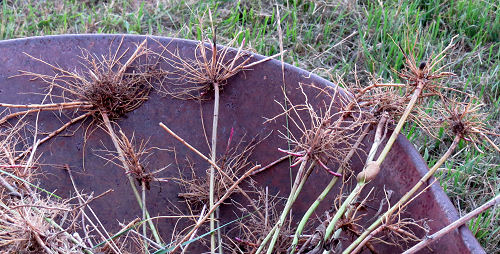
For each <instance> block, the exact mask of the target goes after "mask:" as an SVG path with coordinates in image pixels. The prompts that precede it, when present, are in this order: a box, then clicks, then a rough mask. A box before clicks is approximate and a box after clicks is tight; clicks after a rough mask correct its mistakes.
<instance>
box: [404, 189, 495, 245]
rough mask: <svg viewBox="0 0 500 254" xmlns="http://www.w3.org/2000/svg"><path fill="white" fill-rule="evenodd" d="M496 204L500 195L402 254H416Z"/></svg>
mask: <svg viewBox="0 0 500 254" xmlns="http://www.w3.org/2000/svg"><path fill="white" fill-rule="evenodd" d="M497 204H500V194H498V195H497V196H496V197H494V198H493V199H491V200H490V201H488V202H486V203H485V204H483V205H482V206H480V207H478V208H476V209H474V210H473V211H472V212H470V213H468V214H466V215H465V216H463V217H462V218H460V219H458V220H456V221H455V222H453V223H451V224H450V225H448V226H446V227H444V228H442V229H441V230H439V231H438V232H436V233H434V234H432V235H431V236H428V237H426V238H425V240H423V241H421V242H419V243H418V244H417V245H415V246H413V247H411V248H410V249H409V250H407V251H405V252H403V254H413V253H416V252H417V251H419V250H420V249H422V248H424V247H425V246H427V245H429V244H431V243H433V242H434V241H436V240H438V239H439V238H441V237H442V236H444V235H446V234H447V233H449V232H450V231H452V230H454V229H456V228H458V227H460V226H462V225H463V224H464V223H466V222H467V221H469V220H471V219H472V218H474V217H475V216H477V215H478V214H480V213H482V212H484V211H485V210H487V209H489V208H490V207H492V206H494V205H497Z"/></svg>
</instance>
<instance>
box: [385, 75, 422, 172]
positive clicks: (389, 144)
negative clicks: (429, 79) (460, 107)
mask: <svg viewBox="0 0 500 254" xmlns="http://www.w3.org/2000/svg"><path fill="white" fill-rule="evenodd" d="M424 85H425V82H424V81H420V82H418V85H417V88H416V89H415V91H414V92H413V95H412V97H411V99H410V102H409V103H408V105H407V106H406V109H405V112H404V113H403V115H402V116H401V118H400V119H399V122H398V125H396V128H394V131H393V132H392V134H391V137H390V138H389V140H388V141H387V144H385V147H384V150H382V152H381V153H380V155H379V156H378V159H377V164H378V165H382V162H383V161H384V160H385V157H386V156H387V154H388V153H389V151H390V150H391V148H392V145H393V144H394V142H395V141H396V138H397V137H398V135H399V133H400V132H401V129H402V128H403V125H404V124H405V123H406V119H407V118H408V116H409V115H410V113H411V111H412V110H413V107H414V106H415V103H416V102H417V100H418V97H419V96H420V93H421V92H422V89H423V88H424Z"/></svg>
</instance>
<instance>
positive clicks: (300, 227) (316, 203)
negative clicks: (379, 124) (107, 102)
mask: <svg viewBox="0 0 500 254" xmlns="http://www.w3.org/2000/svg"><path fill="white" fill-rule="evenodd" d="M369 127H370V126H369V125H368V126H366V128H365V129H364V131H363V133H361V135H360V136H359V137H358V140H356V143H355V144H354V146H353V147H352V149H351V150H350V151H349V153H348V154H347V156H346V157H345V158H344V161H343V162H342V164H341V166H340V167H339V168H338V170H337V173H339V174H342V173H343V172H344V168H343V165H345V164H347V162H348V161H349V160H350V159H351V158H352V156H353V155H354V153H355V152H356V150H357V149H358V147H359V145H360V144H361V142H363V139H364V138H365V136H366V134H367V133H368V128H369ZM338 179H339V178H338V177H333V178H332V180H330V183H328V185H327V186H326V187H325V189H324V190H323V192H321V194H320V195H319V196H318V198H316V200H315V201H314V203H313V204H312V205H311V206H310V207H309V209H307V212H306V213H305V214H304V216H303V217H302V220H300V222H299V225H298V226H297V230H296V231H295V236H294V237H293V242H292V247H291V250H290V254H293V253H295V247H296V246H297V244H298V243H299V237H300V235H301V234H302V231H303V230H304V227H305V225H306V223H307V221H308V220H309V218H310V217H311V215H312V214H313V213H314V211H315V210H316V208H318V206H319V204H320V203H321V201H323V199H325V197H326V195H327V194H328V193H329V192H330V190H331V189H332V188H333V186H334V185H335V183H336V182H337V180H338Z"/></svg>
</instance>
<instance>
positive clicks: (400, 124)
mask: <svg viewBox="0 0 500 254" xmlns="http://www.w3.org/2000/svg"><path fill="white" fill-rule="evenodd" d="M424 85H425V82H422V81H420V82H418V84H417V88H415V91H414V92H413V95H412V97H411V99H410V102H409V103H408V105H407V106H406V109H405V111H404V113H403V115H402V116H401V118H400V119H399V122H398V124H397V125H396V127H395V128H394V131H393V132H392V134H391V137H390V138H389V140H388V141H387V143H386V144H385V146H384V149H383V150H382V152H381V153H380V155H379V157H378V159H377V161H375V163H376V164H377V165H381V164H382V162H383V161H384V160H385V158H386V156H387V154H388V153H389V151H390V150H391V148H392V145H393V144H394V142H395V141H396V138H397V137H398V135H399V133H400V132H401V129H402V128H403V125H404V124H405V123H406V119H408V116H409V115H410V113H411V111H412V110H413V107H414V106H415V104H416V102H417V99H418V97H419V96H420V93H421V92H422V89H423V87H424ZM377 129H378V128H377ZM376 143H377V142H374V145H375V144H376ZM377 148H378V145H377ZM377 148H375V149H374V146H372V149H371V150H370V154H369V157H370V156H374V155H375V153H376V151H377ZM369 161H370V160H367V163H366V164H365V167H364V169H363V171H364V170H365V169H366V167H367V165H368V162H369ZM365 184H366V183H365V181H364V179H361V180H358V183H357V184H356V187H355V188H354V190H353V192H352V193H351V194H350V195H349V196H348V198H347V199H346V200H345V201H344V203H343V204H342V206H341V208H340V209H339V210H338V211H337V213H336V214H335V216H334V219H332V221H330V224H329V225H328V227H327V229H326V233H325V236H324V241H327V240H328V239H329V238H330V236H331V234H332V232H333V230H334V229H335V224H336V223H337V221H338V219H340V217H341V216H342V215H343V214H344V212H345V210H346V209H345V208H346V207H347V205H348V204H350V203H351V202H352V201H353V200H354V197H355V196H357V195H358V194H359V193H361V190H362V188H363V187H364V185H365ZM353 193H357V194H356V195H353ZM349 198H350V199H349ZM339 213H340V215H338V214H339ZM335 218H337V220H335ZM372 230H373V229H372ZM365 232H366V231H365ZM365 237H366V236H365ZM358 239H359V238H358ZM360 242H361V241H360ZM358 243H359V242H358ZM351 250H352V249H351Z"/></svg>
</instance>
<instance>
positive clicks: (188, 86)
mask: <svg viewBox="0 0 500 254" xmlns="http://www.w3.org/2000/svg"><path fill="white" fill-rule="evenodd" d="M238 36H239V34H238V35H237V36H235V39H233V40H232V41H230V42H229V43H228V44H227V45H226V46H223V47H222V48H218V47H217V43H216V35H215V33H214V35H213V39H209V38H208V37H206V36H204V37H203V39H202V40H201V41H200V42H199V43H198V45H197V47H196V49H195V54H194V59H185V58H183V57H182V56H181V54H180V53H179V50H178V49H177V50H175V51H171V50H170V49H168V48H167V47H168V45H167V46H163V45H162V47H163V51H164V53H163V55H162V56H161V57H162V59H164V60H165V62H167V63H168V64H169V65H170V66H171V68H172V69H173V71H169V72H168V73H167V75H166V79H167V81H168V82H167V83H168V85H165V86H163V87H162V89H161V92H163V93H164V94H165V95H169V96H172V97H174V98H178V99H208V98H210V97H211V96H213V92H214V89H215V86H220V88H222V87H223V86H224V85H225V84H226V82H227V80H228V79H229V78H230V77H232V76H234V75H236V74H237V73H238V72H240V71H242V70H246V69H248V68H250V67H251V66H253V65H255V63H252V64H248V62H249V61H250V60H251V56H250V55H248V54H247V53H246V52H245V51H242V48H243V46H244V44H245V41H244V40H243V42H242V43H241V46H240V48H239V49H238V51H237V52H233V51H232V50H231V48H230V46H231V45H232V44H234V42H235V41H236V38H238Z"/></svg>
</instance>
